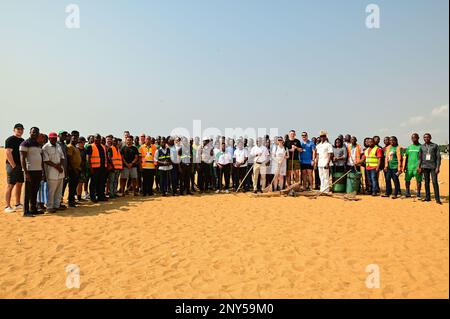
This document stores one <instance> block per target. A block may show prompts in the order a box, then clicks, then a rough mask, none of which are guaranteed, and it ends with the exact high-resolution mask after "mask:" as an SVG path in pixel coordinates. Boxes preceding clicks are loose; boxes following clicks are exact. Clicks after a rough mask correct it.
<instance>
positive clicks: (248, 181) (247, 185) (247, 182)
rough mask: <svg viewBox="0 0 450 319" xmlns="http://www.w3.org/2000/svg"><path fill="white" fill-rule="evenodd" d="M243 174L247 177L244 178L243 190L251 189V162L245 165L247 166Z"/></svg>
mask: <svg viewBox="0 0 450 319" xmlns="http://www.w3.org/2000/svg"><path fill="white" fill-rule="evenodd" d="M249 172H250V173H249ZM247 174H248V175H247ZM245 175H247V177H246V178H245V182H244V189H245V190H249V189H252V188H253V164H248V165H247V167H246V168H245V174H244V176H245Z"/></svg>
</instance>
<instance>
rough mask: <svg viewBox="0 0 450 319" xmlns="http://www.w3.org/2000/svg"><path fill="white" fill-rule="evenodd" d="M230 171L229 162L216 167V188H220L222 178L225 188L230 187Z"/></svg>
mask: <svg viewBox="0 0 450 319" xmlns="http://www.w3.org/2000/svg"><path fill="white" fill-rule="evenodd" d="M230 173H231V164H227V165H223V166H222V167H219V166H217V167H216V175H217V184H216V185H217V186H216V189H218V190H222V189H223V185H222V180H225V189H230Z"/></svg>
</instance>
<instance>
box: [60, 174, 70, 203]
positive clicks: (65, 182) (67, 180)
mask: <svg viewBox="0 0 450 319" xmlns="http://www.w3.org/2000/svg"><path fill="white" fill-rule="evenodd" d="M68 185H69V175H67V176H66V177H64V181H63V187H62V194H61V203H62V202H63V201H64V193H65V192H66V188H67V186H68Z"/></svg>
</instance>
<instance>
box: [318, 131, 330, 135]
mask: <svg viewBox="0 0 450 319" xmlns="http://www.w3.org/2000/svg"><path fill="white" fill-rule="evenodd" d="M327 135H328V133H327V131H324V130H322V131H320V133H319V136H327Z"/></svg>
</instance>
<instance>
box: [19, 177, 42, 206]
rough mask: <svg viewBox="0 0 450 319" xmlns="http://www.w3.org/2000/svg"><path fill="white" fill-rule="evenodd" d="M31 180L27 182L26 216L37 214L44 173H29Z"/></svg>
mask: <svg viewBox="0 0 450 319" xmlns="http://www.w3.org/2000/svg"><path fill="white" fill-rule="evenodd" d="M28 174H29V175H30V180H29V181H26V182H25V202H24V205H23V213H24V214H32V213H35V212H37V195H38V192H39V187H40V186H41V180H42V171H28Z"/></svg>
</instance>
